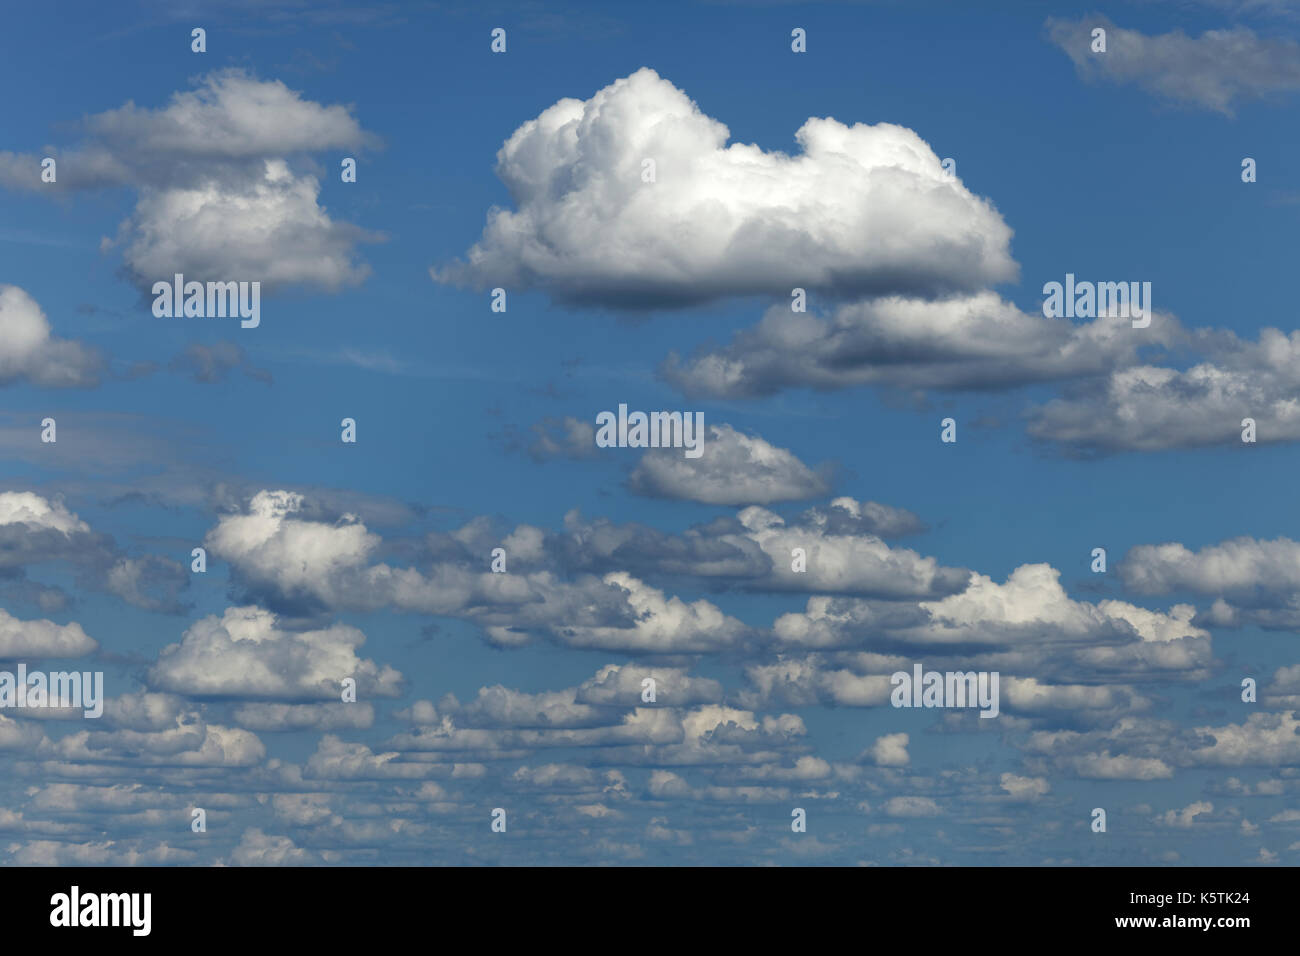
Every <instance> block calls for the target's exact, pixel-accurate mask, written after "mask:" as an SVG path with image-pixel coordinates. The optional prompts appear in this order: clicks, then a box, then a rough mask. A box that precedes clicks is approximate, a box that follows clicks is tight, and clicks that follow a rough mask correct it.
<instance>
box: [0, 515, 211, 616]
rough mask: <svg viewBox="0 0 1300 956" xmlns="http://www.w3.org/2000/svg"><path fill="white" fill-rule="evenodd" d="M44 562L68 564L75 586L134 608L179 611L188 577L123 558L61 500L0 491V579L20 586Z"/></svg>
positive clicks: (162, 565)
mask: <svg viewBox="0 0 1300 956" xmlns="http://www.w3.org/2000/svg"><path fill="white" fill-rule="evenodd" d="M46 562H66V563H68V564H70V565H71V566H73V567H74V568H76V569H77V570H78V571H79V572H80V573H79V574H78V577H77V583H78V584H80V585H82V586H88V587H93V588H95V589H98V590H101V591H107V592H109V593H111V594H115V595H117V596H118V597H120V598H121V599H122V600H124V601H126V602H127V603H128V604H131V605H132V606H134V607H139V608H142V609H144V610H148V611H159V612H171V613H175V612H179V611H181V610H183V606H182V605H181V604H180V602H179V600H178V595H179V593H180V591H181V589H182V588H184V587H185V585H186V583H187V581H188V578H187V576H186V574H185V571H184V569H183V567H182V566H181V565H180V563H179V562H176V561H174V560H172V559H170V558H164V557H160V556H157V555H145V556H143V557H131V556H129V555H127V554H125V553H124V552H122V551H121V550H119V549H118V548H117V547H116V546H115V545H114V544H113V541H112V539H111V538H109V537H107V536H106V535H102V534H97V533H96V532H94V531H93V530H92V529H91V527H90V526H89V525H87V524H86V523H85V522H84V521H82V520H81V519H80V518H78V517H77V516H76V515H75V514H73V513H72V512H71V511H69V510H68V509H67V508H66V507H65V506H64V505H63V503H62V502H59V501H54V502H51V501H50V500H48V499H46V498H43V497H41V496H40V495H38V494H36V493H34V492H30V491H5V492H0V576H2V577H8V578H11V579H16V580H17V581H19V582H22V581H23V580H24V577H23V576H24V575H25V574H26V573H27V569H28V568H31V567H35V566H37V565H40V564H43V563H46ZM35 587H36V588H37V589H38V590H40V589H41V588H42V587H43V586H42V585H39V584H36V585H35Z"/></svg>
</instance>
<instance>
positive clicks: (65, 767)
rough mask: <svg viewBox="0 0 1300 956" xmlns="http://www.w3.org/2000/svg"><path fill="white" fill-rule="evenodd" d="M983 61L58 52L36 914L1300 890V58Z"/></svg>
mask: <svg viewBox="0 0 1300 956" xmlns="http://www.w3.org/2000/svg"><path fill="white" fill-rule="evenodd" d="M987 6H988V7H991V9H978V8H977V7H976V6H975V5H958V4H945V3H924V2H923V3H907V4H904V3H864V4H851V3H807V4H748V3H727V4H673V3H666V4H657V5H654V6H651V7H635V6H628V7H626V8H624V7H622V6H616V7H610V6H608V5H600V4H592V5H583V4H567V5H546V6H543V5H541V4H525V5H509V4H503V5H499V6H495V7H494V6H490V5H488V6H485V5H480V4H473V5H464V6H461V7H457V6H454V5H452V6H445V5H434V4H429V5H425V4H416V3H412V4H388V5H382V4H381V5H367V6H356V7H353V6H349V5H346V4H313V5H310V6H299V5H297V4H290V3H276V2H268V3H255V2H247V3H238V4H225V5H219V6H218V5H208V4H191V5H182V6H177V5H164V4H153V3H136V4H126V5H117V6H114V7H112V8H105V7H103V6H100V5H92V4H83V3H58V4H55V5H54V6H52V7H47V8H45V9H42V10H39V11H38V10H35V9H28V8H15V9H14V10H12V11H10V14H9V25H10V29H9V30H7V31H6V32H7V36H8V43H6V51H5V53H6V55H5V56H4V57H2V58H0V76H3V78H4V79H5V80H6V81H7V83H8V88H10V89H11V90H15V91H20V92H18V93H16V94H15V95H13V96H11V97H10V98H8V101H7V106H6V109H5V112H4V123H3V126H2V127H0V130H2V131H3V135H2V137H0V209H2V210H3V213H2V214H0V249H2V250H3V263H4V266H5V268H4V272H3V275H0V387H2V388H3V395H4V398H5V404H4V406H3V410H2V411H0V442H2V443H3V446H4V449H5V451H6V454H4V455H3V457H2V458H0V461H3V470H2V471H0V533H2V534H3V535H4V540H5V542H6V547H5V548H4V549H2V550H0V608H3V609H4V611H5V615H6V616H5V617H3V618H0V623H4V624H5V628H4V629H0V657H2V658H3V660H4V664H3V667H5V668H9V669H13V667H16V665H17V663H18V662H20V661H21V662H24V663H26V664H27V666H28V667H29V669H37V668H44V669H46V670H60V669H68V668H73V667H75V668H76V669H79V670H102V671H103V672H104V674H105V686H106V695H107V697H108V698H109V704H108V706H107V708H106V712H105V714H104V716H103V717H102V718H99V719H98V720H87V719H85V718H82V717H81V716H79V715H76V716H65V715H62V714H50V713H36V712H32V711H22V710H8V711H4V712H0V759H2V760H3V761H4V762H5V764H6V770H7V772H6V773H5V774H4V779H5V781H6V783H5V784H4V785H3V787H0V796H2V798H3V799H2V802H0V806H3V807H4V808H5V810H6V811H7V812H0V830H3V834H0V835H3V837H4V839H3V840H0V850H2V851H3V852H4V853H5V855H6V856H5V858H6V859H7V860H8V861H9V862H13V863H72V862H103V863H114V864H116V863H179V864H210V863H216V862H224V863H239V864H246V863H265V864H272V865H274V864H288V863H311V864H319V863H326V864H336V863H349V864H373V863H400V864H409V863H420V864H423V863H453V864H454V863H506V864H512V863H513V864H538V863H547V864H549V863H583V864H586V863H641V864H673V865H691V864H712V863H720V864H742V865H757V864H769V863H776V864H857V863H870V864H879V865H898V864H910V863H938V864H957V865H969V864H1029V865H1037V864H1051V863H1066V862H1070V863H1108V864H1121V865H1135V864H1212V863H1224V864H1229V863H1230V864H1244V863H1260V864H1276V863H1281V864H1287V863H1291V864H1293V863H1294V862H1295V861H1296V855H1297V853H1300V829H1297V822H1298V821H1300V816H1298V815H1297V814H1296V812H1295V809H1294V808H1295V806H1296V793H1297V791H1298V790H1300V776H1297V768H1298V767H1300V742H1298V741H1300V737H1297V736H1296V713H1295V712H1296V709H1297V707H1300V669H1298V668H1297V667H1296V653H1295V650H1294V642H1295V640H1296V637H1295V630H1296V628H1297V626H1300V611H1298V610H1297V609H1298V608H1300V544H1297V543H1296V542H1295V541H1294V540H1293V536H1294V535H1295V531H1294V529H1293V528H1292V527H1291V526H1290V524H1289V523H1288V522H1287V521H1286V519H1285V516H1286V515H1287V513H1288V501H1289V492H1290V484H1291V482H1290V475H1291V474H1292V473H1293V471H1294V465H1295V462H1296V457H1295V456H1296V454H1297V449H1296V442H1297V441H1300V413H1296V412H1295V411H1294V410H1293V408H1292V405H1293V403H1294V402H1295V396H1296V391H1297V387H1300V338H1297V339H1295V340H1292V339H1291V338H1290V336H1291V335H1292V331H1293V326H1292V323H1291V321H1290V319H1288V318H1287V307H1288V305H1289V304H1290V300H1291V296H1290V276H1291V275H1292V272H1293V268H1292V263H1291V262H1290V257H1291V256H1292V254H1293V248H1294V244H1293V243H1291V242H1290V241H1289V239H1290V238H1291V237H1292V236H1293V235H1294V231H1295V228H1296V225H1297V221H1296V217H1297V215H1300V168H1298V167H1297V164H1296V162H1295V160H1294V156H1295V155H1297V150H1296V146H1297V144H1296V142H1295V140H1296V136H1297V134H1296V132H1295V123H1294V122H1293V120H1294V116H1295V114H1294V109H1295V104H1296V99H1295V97H1296V94H1297V93H1298V92H1300V45H1298V44H1297V43H1296V40H1295V37H1296V36H1297V34H1298V33H1300V19H1298V18H1300V8H1296V7H1295V6H1294V5H1292V4H1289V3H1282V2H1278V3H1234V2H1228V0H1224V2H1219V3H1212V2H1205V3H1173V2H1158V0H1152V2H1141V3H1129V4H1101V5H1095V6H1094V5H1086V6H1085V5H1070V4H1044V3H1013V2H1007V3H999V4H996V5H992V4H991V5H987ZM1097 26H1100V27H1102V28H1103V29H1105V30H1106V31H1107V40H1108V49H1107V50H1106V51H1105V52H1093V51H1092V50H1091V49H1090V48H1089V36H1090V31H1091V30H1092V29H1093V28H1095V27H1097ZM195 27H202V28H204V29H205V30H206V52H203V53H195V52H193V51H192V50H191V40H190V31H191V30H192V29H193V28H195ZM496 27H501V28H503V29H505V30H506V34H507V49H506V52H504V53H493V52H492V51H491V49H490V43H491V36H490V34H491V31H492V30H493V29H494V28H496ZM795 28H801V29H803V30H805V31H806V35H807V51H806V52H804V53H795V52H793V51H792V50H791V31H792V30H793V29H795ZM132 104H133V105H132ZM557 104H558V105H557ZM548 110H549V111H551V112H549V113H548V112H547V111H548ZM566 111H567V112H566ZM561 114H564V116H563V117H561ZM539 117H540V118H542V119H541V120H539V123H537V124H533V125H532V126H527V125H526V124H530V123H532V121H534V120H537V119H538V118H539ZM547 117H549V118H550V120H547V119H546V118H547ZM556 117H560V118H559V119H556ZM665 117H666V119H665ZM566 118H567V120H566ZM810 118H829V119H826V120H825V122H819V123H813V124H810V126H809V127H806V128H805V129H808V130H811V131H812V132H811V133H810V134H809V136H810V137H811V139H805V141H803V142H802V143H801V142H799V141H796V138H795V137H796V131H798V130H800V128H801V127H804V124H805V123H807V122H808V121H809V120H810ZM552 121H553V122H552ZM562 121H567V122H568V123H569V125H567V126H564V127H563V130H562V131H561V132H559V133H556V134H554V135H551V134H550V133H548V132H546V131H547V130H549V129H551V128H552V126H550V125H548V122H552V125H557V126H562V125H563V122H562ZM716 124H722V125H723V126H725V127H726V133H725V134H723V133H721V132H719V129H718V127H717V126H716ZM857 124H861V125H860V126H859V125H857ZM879 124H890V125H879ZM530 130H531V132H530ZM517 131H519V132H517ZM566 131H567V132H566ZM512 136H513V137H514V139H513V140H511V138H512ZM508 140H511V141H512V142H514V143H516V144H517V148H512V147H509V146H504V144H507V141H508ZM810 142H811V143H812V144H813V146H812V147H811V148H809V143H810ZM734 144H745V146H744V148H740V149H737V148H731V147H733V145H734ZM818 144H821V145H820V146H819V145H818ZM503 146H504V148H503ZM498 151H501V152H500V154H499V153H498ZM46 156H53V157H55V158H57V162H58V166H57V173H58V178H57V180H56V182H54V183H42V182H41V180H40V161H41V159H42V158H44V157H46ZM344 157H355V158H356V160H357V180H356V182H354V183H350V182H343V181H341V177H340V172H339V170H340V162H341V160H342V159H343V158H344ZM949 157H950V158H953V159H955V160H956V173H957V176H956V180H955V181H952V180H948V179H945V178H944V177H943V175H942V174H941V171H940V168H939V161H940V160H942V159H944V158H949ZM1246 157H1250V158H1252V159H1254V160H1255V161H1256V164H1257V180H1256V181H1255V182H1251V183H1247V182H1243V180H1242V174H1241V169H1242V160H1243V158H1246ZM645 158H655V159H656V160H657V162H658V167H657V176H656V180H655V181H654V182H651V183H646V182H644V181H641V180H640V179H639V178H638V176H637V174H636V173H635V172H634V173H631V174H630V173H629V170H633V171H637V170H640V169H641V168H642V166H641V161H642V160H643V159H645ZM629 175H631V176H632V178H631V179H629ZM512 184H513V187H514V188H513V191H512V188H511V185H512ZM494 209H498V210H503V211H504V212H503V213H501V218H499V219H493V218H491V217H492V216H494V215H495V214H494V213H491V212H490V210H494ZM494 222H495V223H496V224H497V225H499V226H500V227H501V228H500V229H496V230H494V226H493V223H494ZM178 271H183V272H185V273H186V275H187V277H188V278H195V279H199V280H200V281H203V280H214V281H260V282H262V285H263V289H262V291H263V296H262V300H261V322H260V325H259V326H258V327H257V328H255V329H242V328H240V326H239V323H238V321H236V320H232V319H228V318H200V317H191V318H157V317H155V316H154V314H153V313H152V310H151V302H152V296H151V294H150V287H151V285H152V283H153V282H154V281H156V280H159V279H167V280H169V279H170V277H171V276H172V274H173V273H174V272H178ZM1066 273H1073V274H1075V275H1076V276H1077V277H1078V278H1079V279H1081V280H1084V279H1087V280H1093V281H1099V282H1100V281H1116V282H1118V281H1124V282H1128V281H1140V282H1150V283H1151V288H1152V290H1153V292H1152V303H1153V306H1154V312H1155V315H1154V317H1153V320H1152V323H1151V326H1150V328H1148V329H1135V328H1133V327H1131V325H1130V323H1129V322H1128V321H1127V319H1123V320H1116V319H1115V318H1114V317H1105V316H1103V317H1102V318H1100V319H1095V320H1093V319H1090V318H1086V317H1081V318H1077V319H1071V320H1060V321H1056V320H1048V319H1046V318H1045V317H1044V316H1043V313H1042V305H1043V292H1042V287H1043V285H1044V283H1046V282H1051V281H1062V280H1063V278H1064V276H1065V274H1066ZM794 286H799V287H802V288H806V290H807V299H808V310H807V312H806V313H800V314H795V313H793V312H791V310H790V308H789V303H790V297H789V291H788V290H789V289H790V288H792V287H794ZM497 287H501V288H504V289H505V290H506V293H507V302H508V305H507V308H506V311H504V312H494V311H492V310H491V308H490V298H491V297H490V290H491V289H493V288H497ZM42 316H43V317H44V318H42ZM1267 330H1276V331H1273V332H1270V331H1267ZM673 356H675V358H673ZM724 367H725V368H728V369H731V370H732V372H733V373H734V375H733V377H731V378H727V377H725V376H718V375H715V374H713V372H712V371H711V370H714V369H717V368H724ZM620 403H625V404H627V405H628V406H629V408H631V409H642V410H646V411H651V410H667V409H671V410H682V411H687V410H689V411H692V412H696V411H698V412H702V413H703V416H704V421H705V423H706V426H707V427H708V428H709V429H713V428H718V429H720V430H719V431H717V432H714V431H711V430H710V431H708V432H707V433H706V440H705V444H704V453H703V455H702V456H701V458H700V459H698V460H690V459H686V458H685V457H684V456H683V455H682V454H681V451H680V450H676V449H664V450H657V451H640V450H637V449H633V448H598V447H596V445H595V442H594V440H593V435H592V426H593V424H594V422H595V419H596V416H597V414H598V413H600V412H601V411H604V410H613V409H617V407H618V405H619V404H620ZM47 416H48V417H53V418H54V419H55V420H56V421H57V427H58V440H57V442H56V443H54V444H48V443H43V442H42V441H41V439H40V433H41V426H40V423H41V420H42V419H43V418H45V417H47ZM948 417H951V418H953V419H954V420H955V421H956V423H957V441H956V442H955V443H944V442H942V441H940V422H941V420H942V419H945V418H948ZM1244 417H1252V418H1254V419H1255V420H1256V421H1257V427H1258V440H1257V441H1256V442H1254V443H1245V442H1243V441H1241V439H1240V432H1241V425H1240V422H1241V420H1242V418H1244ZM344 418H352V419H354V420H355V421H356V423H357V435H358V440H357V441H356V443H354V444H352V443H344V442H342V441H341V440H340V422H341V420H342V419H344ZM868 503H876V504H875V505H872V506H870V507H868ZM781 522H784V524H781ZM199 546H202V547H204V548H205V549H206V552H207V556H208V565H207V570H206V572H205V573H202V574H197V573H193V572H192V571H191V570H190V553H191V549H193V548H195V547H199ZM795 546H799V547H803V548H804V549H805V550H806V551H807V552H808V555H809V567H808V570H807V572H805V573H804V574H803V575H802V576H799V575H796V574H793V573H791V572H789V571H788V570H786V569H788V568H789V566H790V565H789V562H790V560H791V558H790V551H791V548H792V547H795ZM495 547H504V548H505V549H506V554H507V561H508V567H507V571H506V573H505V574H493V573H492V572H491V571H490V570H489V561H490V553H491V550H492V549H493V548H495ZM1097 547H1104V548H1105V549H1106V551H1107V558H1108V567H1107V571H1106V573H1105V574H1096V573H1093V572H1092V571H1091V570H1090V563H1091V561H1092V558H1091V554H1092V551H1093V549H1094V548H1097ZM77 629H80V630H81V631H84V635H85V637H86V638H88V639H89V643H87V641H86V640H73V639H72V636H75V634H76V631H77ZM361 636H364V644H361V645H358V644H357V643H356V641H357V640H358V639H359V638H360V637H361ZM61 642H62V643H61ZM68 646H73V647H74V648H76V649H77V653H76V654H71V653H70V652H68V651H67V649H66V648H67V647H68ZM173 646H174V648H173ZM60 647H63V648H64V651H63V652H60V653H51V651H58V649H59V648H60ZM917 662H919V663H922V664H923V665H924V666H925V667H927V668H930V669H938V670H940V671H954V670H960V671H969V670H978V671H988V672H992V671H996V672H998V673H999V674H1000V675H1001V682H1002V683H1001V687H1002V710H1001V713H1000V715H999V717H998V718H997V719H994V720H981V719H979V718H978V717H977V716H976V714H975V713H973V712H970V711H968V710H967V711H959V710H939V711H931V710H912V709H900V708H895V707H892V706H890V702H889V675H890V674H891V673H893V672H895V671H897V670H900V669H901V670H905V671H908V672H910V671H911V668H912V665H913V663H917ZM611 667H612V668H614V669H613V670H607V668H611ZM1288 669H1289V670H1288ZM348 676H353V677H355V679H356V680H357V683H358V698H359V699H358V701H357V702H356V703H344V702H342V701H341V700H340V694H339V691H338V686H339V682H340V681H341V680H342V679H343V678H345V677H348ZM646 676H651V677H654V678H655V680H656V681H657V682H658V686H659V687H660V689H661V695H660V698H659V700H657V701H655V702H645V701H643V700H642V699H641V691H640V687H641V680H642V679H643V678H644V677H646ZM1246 677H1250V678H1253V679H1254V680H1255V681H1256V682H1257V683H1258V686H1259V693H1258V699H1257V700H1256V701H1254V702H1245V701H1243V700H1242V699H1241V681H1242V679H1243V678H1246ZM448 695H452V696H451V697H448ZM196 807H202V808H204V809H205V811H206V813H207V829H206V831H205V832H194V831H192V829H191V823H190V821H191V811H192V809H193V808H196ZM497 807H501V808H504V809H505V810H506V811H507V816H508V821H509V823H508V827H507V831H506V833H505V834H500V833H494V832H492V831H491V829H490V822H491V820H490V812H491V810H492V809H493V808H497ZM796 807H798V808H803V809H805V810H806V813H807V819H808V825H807V831H806V832H803V833H796V832H792V830H791V825H790V820H791V811H792V809H793V808H796ZM1097 807H1100V808H1104V809H1105V810H1106V812H1107V816H1108V826H1107V830H1106V832H1105V833H1097V832H1093V830H1092V828H1091V823H1092V816H1091V812H1092V810H1093V808H1097ZM1292 817H1295V819H1292Z"/></svg>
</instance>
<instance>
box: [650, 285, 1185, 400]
mask: <svg viewBox="0 0 1300 956" xmlns="http://www.w3.org/2000/svg"><path fill="white" fill-rule="evenodd" d="M1181 335H1182V333H1181V329H1180V327H1179V325H1178V323H1177V321H1176V320H1174V319H1172V318H1171V317H1169V316H1159V317H1157V318H1156V320H1155V321H1153V322H1152V324H1151V327H1150V328H1148V329H1144V330H1140V329H1133V328H1132V326H1131V323H1130V320H1129V319H1124V318H1099V319H1096V320H1094V321H1092V322H1089V323H1086V324H1082V325H1075V324H1073V323H1071V322H1069V321H1067V320H1065V319H1048V318H1044V317H1043V316H1042V315H1036V316H1035V315H1028V314H1026V313H1024V312H1021V311H1020V310H1019V309H1017V308H1016V307H1015V306H1014V305H1012V304H1010V303H1009V302H1006V301H1004V300H1003V299H1002V298H1000V297H999V296H997V295H996V294H994V293H992V292H987V291H986V292H980V293H978V294H976V295H971V296H963V297H959V298H952V299H945V300H940V301H925V300H919V299H905V298H898V297H891V298H884V299H872V300H867V301H862V302H854V303H850V304H847V305H843V306H840V307H839V308H838V309H836V310H835V312H834V313H833V314H832V315H831V316H830V317H829V318H825V319H823V318H818V317H817V316H815V315H813V314H811V313H796V312H792V311H791V309H790V307H789V306H788V305H786V306H782V305H776V306H773V307H771V308H770V309H769V310H768V311H767V313H766V314H765V315H764V316H763V319H762V321H760V322H759V324H758V325H757V326H755V327H754V328H752V329H747V330H745V331H742V332H740V333H739V334H738V335H737V336H736V337H735V339H734V340H733V341H732V343H731V344H730V345H727V346H725V347H723V348H721V349H717V350H714V351H704V352H702V353H700V354H697V355H695V356H693V357H691V358H689V359H682V358H681V357H680V356H678V355H677V354H676V353H672V354H670V355H669V357H668V358H667V360H666V361H665V362H664V363H663V365H662V366H661V367H660V369H659V373H660V375H661V377H663V378H664V379H666V380H667V381H668V382H670V383H671V384H673V385H675V386H676V387H678V388H679V389H681V390H682V391H683V392H684V393H685V394H687V395H689V396H692V397H715V398H750V397H758V396H764V395H771V394H774V393H776V392H779V391H781V390H783V389H787V388H816V389H837V388H850V387H855V386H864V385H888V386H896V387H899V388H907V389H917V388H921V389H928V388H937V389H951V390H970V389H1005V388H1014V387H1017V386H1021V385H1028V384H1032V383H1034V382H1044V381H1067V380H1070V379H1074V378H1079V377H1081V376H1089V375H1098V374H1104V373H1106V372H1109V371H1110V370H1111V369H1113V368H1115V367H1117V366H1124V365H1128V364H1132V363H1133V362H1135V361H1136V359H1137V352H1138V349H1139V348H1141V347H1143V346H1150V345H1163V346H1169V345H1172V344H1174V343H1175V342H1176V341H1178V340H1179V338H1180V337H1181Z"/></svg>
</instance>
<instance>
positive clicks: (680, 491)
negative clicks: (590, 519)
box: [628, 425, 829, 505]
mask: <svg viewBox="0 0 1300 956" xmlns="http://www.w3.org/2000/svg"><path fill="white" fill-rule="evenodd" d="M703 452H704V453H703V454H702V455H701V456H700V457H699V458H687V457H685V456H684V455H683V454H682V453H681V450H680V449H671V448H660V449H655V450H652V451H649V452H646V454H645V455H644V456H643V457H642V458H641V461H640V463H639V464H638V465H637V466H636V468H635V469H634V470H633V472H632V474H631V475H630V476H629V477H628V488H629V490H631V491H634V492H636V493H637V494H641V495H647V496H650V497H654V498H680V499H683V500H685V501H699V502H702V503H704V504H710V505H751V504H756V505H766V504H771V503H773V502H777V501H796V500H799V499H801V498H816V497H818V496H820V495H824V494H826V492H827V490H828V489H829V484H828V482H827V479H826V476H825V475H824V474H819V473H818V472H815V471H813V470H812V469H811V468H809V467H808V466H807V465H805V464H804V463H803V462H801V461H800V460H799V459H798V458H796V457H795V456H794V454H793V453H791V452H790V451H789V450H788V449H785V448H777V447H776V446H775V445H772V444H770V443H769V442H767V441H764V440H763V439H762V438H760V437H758V436H757V435H746V434H744V433H742V432H738V431H736V429H734V428H732V427H731V426H730V425H709V426H707V437H706V438H705V440H704V446H703Z"/></svg>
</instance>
